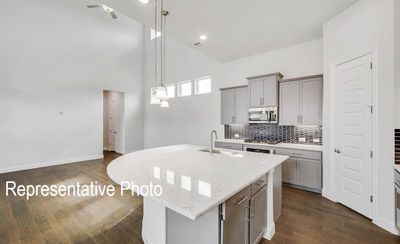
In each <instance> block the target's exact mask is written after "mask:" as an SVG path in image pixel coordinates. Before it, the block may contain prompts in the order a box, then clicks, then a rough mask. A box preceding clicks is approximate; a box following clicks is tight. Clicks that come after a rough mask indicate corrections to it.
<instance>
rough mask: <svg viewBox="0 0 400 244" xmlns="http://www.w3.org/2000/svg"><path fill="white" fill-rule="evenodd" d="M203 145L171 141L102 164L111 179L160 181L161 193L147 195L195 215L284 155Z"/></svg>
mask: <svg viewBox="0 0 400 244" xmlns="http://www.w3.org/2000/svg"><path fill="white" fill-rule="evenodd" d="M205 148H206V147H205V146H193V145H176V146H169V147H159V148H152V149H147V150H142V151H137V152H133V153H129V154H126V155H124V156H121V157H119V158H117V159H115V160H113V161H112V162H111V163H110V164H109V165H108V167H107V174H108V176H109V177H110V178H111V179H112V180H113V181H115V182H116V183H117V184H121V182H122V181H129V182H132V181H133V182H134V183H135V184H136V185H139V186H141V185H149V184H150V183H152V184H153V185H156V184H158V185H160V186H162V188H163V194H162V195H161V196H159V197H158V196H148V197H149V198H151V199H153V200H155V201H156V202H158V203H159V204H161V205H163V206H165V207H167V208H169V209H171V210H173V211H175V212H178V213H180V214H182V215H184V216H186V217H188V218H190V219H193V220H195V219H196V218H197V217H199V216H201V215H202V214H204V213H205V212H207V210H209V209H211V208H212V207H214V206H217V205H219V204H221V203H223V202H225V200H227V199H229V198H230V197H231V196H233V195H234V194H235V193H237V192H239V191H240V190H242V189H244V188H245V187H246V186H248V185H250V184H251V183H253V182H254V181H255V180H257V179H258V178H259V177H261V176H262V175H264V174H266V173H268V172H269V171H271V170H272V169H274V168H275V167H276V166H278V165H280V164H281V163H282V162H284V161H285V160H287V159H288V157H287V156H280V155H272V154H260V153H252V152H238V151H229V150H224V151H222V153H221V154H212V155H211V154H209V153H208V152H201V151H199V150H201V149H205Z"/></svg>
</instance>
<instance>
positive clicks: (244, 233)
mask: <svg viewBox="0 0 400 244" xmlns="http://www.w3.org/2000/svg"><path fill="white" fill-rule="evenodd" d="M248 204H249V201H246V202H244V203H242V206H240V207H239V208H238V209H236V210H235V212H234V213H233V214H232V215H231V216H230V217H229V218H228V219H226V220H221V224H222V231H223V233H222V238H223V239H222V243H223V244H244V243H247V242H248V238H249V236H248V231H249V229H248V226H249V222H248V221H247V219H248V209H247V207H248Z"/></svg>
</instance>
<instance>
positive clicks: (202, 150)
mask: <svg viewBox="0 0 400 244" xmlns="http://www.w3.org/2000/svg"><path fill="white" fill-rule="evenodd" d="M199 152H206V153H210V149H208V148H206V149H201V150H199ZM213 153H217V154H221V151H219V150H214V151H213Z"/></svg>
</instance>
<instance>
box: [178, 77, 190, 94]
mask: <svg viewBox="0 0 400 244" xmlns="http://www.w3.org/2000/svg"><path fill="white" fill-rule="evenodd" d="M191 95H192V82H191V81H190V80H189V81H182V82H179V83H178V96H179V97H186V96H191Z"/></svg>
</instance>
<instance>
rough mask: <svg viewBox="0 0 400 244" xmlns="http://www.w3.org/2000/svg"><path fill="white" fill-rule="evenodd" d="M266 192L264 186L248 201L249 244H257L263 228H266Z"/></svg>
mask: <svg viewBox="0 0 400 244" xmlns="http://www.w3.org/2000/svg"><path fill="white" fill-rule="evenodd" d="M266 190H267V188H266V187H265V186H264V187H263V188H262V189H261V190H259V191H258V192H257V193H256V194H255V195H254V196H253V197H252V198H251V200H250V223H249V226H250V231H249V233H250V243H249V244H257V243H258V242H259V241H260V240H261V238H262V235H263V234H264V230H265V227H266V226H267V216H266V213H267V212H266V208H265V206H266V197H267V194H266Z"/></svg>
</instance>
